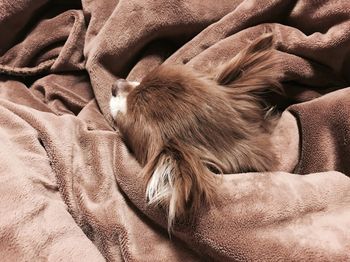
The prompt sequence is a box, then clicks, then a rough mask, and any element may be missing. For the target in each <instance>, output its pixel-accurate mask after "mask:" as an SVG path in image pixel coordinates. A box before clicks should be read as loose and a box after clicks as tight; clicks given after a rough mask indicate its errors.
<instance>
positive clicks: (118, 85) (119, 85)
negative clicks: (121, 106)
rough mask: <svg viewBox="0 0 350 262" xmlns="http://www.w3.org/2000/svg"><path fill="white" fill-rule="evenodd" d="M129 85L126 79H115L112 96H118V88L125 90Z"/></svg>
mask: <svg viewBox="0 0 350 262" xmlns="http://www.w3.org/2000/svg"><path fill="white" fill-rule="evenodd" d="M127 86H128V81H126V80H125V79H122V78H120V79H118V80H117V81H115V82H114V83H113V85H112V96H117V95H118V90H124V89H126V87H127Z"/></svg>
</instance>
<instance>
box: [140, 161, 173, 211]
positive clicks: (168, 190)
mask: <svg viewBox="0 0 350 262" xmlns="http://www.w3.org/2000/svg"><path fill="white" fill-rule="evenodd" d="M172 176H173V164H172V162H171V160H170V158H166V159H164V160H163V161H161V162H160V163H158V165H157V168H156V169H155V170H154V172H153V174H152V177H151V179H150V181H149V182H148V185H147V189H146V197H147V200H148V203H149V204H155V205H157V204H160V203H162V202H164V201H166V200H167V199H169V197H170V195H171V194H172V187H173V179H174V178H173V177H172Z"/></svg>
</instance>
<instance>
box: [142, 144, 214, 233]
mask: <svg viewBox="0 0 350 262" xmlns="http://www.w3.org/2000/svg"><path fill="white" fill-rule="evenodd" d="M144 175H145V179H146V184H147V188H146V197H147V200H148V203H149V204H153V205H160V206H163V207H166V208H167V209H168V232H169V233H170V232H171V229H172V226H173V224H174V220H175V219H176V218H181V219H187V218H193V214H195V213H197V212H198V210H199V209H200V208H202V207H203V205H205V204H210V203H211V202H212V200H213V199H214V195H215V185H216V183H215V177H214V176H215V175H214V174H213V173H211V172H210V171H209V170H208V168H207V167H206V165H205V164H204V163H203V162H202V161H201V159H199V158H198V157H197V156H196V154H195V153H194V152H193V151H191V150H190V148H189V147H188V146H183V145H180V144H177V143H173V142H172V143H169V144H168V145H166V146H164V147H163V149H162V150H161V151H160V152H159V153H158V154H157V155H156V156H155V157H153V159H151V161H149V162H148V164H147V165H146V167H145V168H144Z"/></svg>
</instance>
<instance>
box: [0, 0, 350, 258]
mask: <svg viewBox="0 0 350 262" xmlns="http://www.w3.org/2000/svg"><path fill="white" fill-rule="evenodd" d="M267 27H268V28H271V29H272V30H273V31H274V33H275V35H276V51H275V52H276V55H278V56H279V57H280V59H281V66H280V79H281V81H282V82H283V86H284V89H285V93H286V98H284V99H283V100H278V101H276V103H277V104H279V106H280V108H286V107H287V106H289V107H288V108H286V110H285V111H284V113H283V114H282V117H281V120H280V121H279V123H278V126H277V128H276V130H275V132H274V134H273V137H272V139H273V142H274V144H275V146H276V150H277V153H278V157H279V162H280V167H279V170H280V171H279V172H267V173H244V174H227V175H224V176H223V177H222V178H221V181H220V183H219V186H218V192H217V194H218V198H217V201H216V202H215V204H214V205H212V206H210V207H203V210H201V212H200V213H199V214H198V216H197V218H196V220H195V221H194V222H193V223H190V224H186V223H177V224H175V227H174V232H173V233H172V235H171V236H169V235H168V233H167V231H166V216H167V214H166V213H165V212H164V210H161V209H159V208H156V207H152V206H148V205H147V204H146V201H145V194H144V191H143V184H142V182H141V178H140V175H139V173H140V170H141V167H140V166H139V164H138V163H137V162H136V161H135V159H134V158H133V156H132V155H131V154H130V153H129V152H128V150H127V148H126V147H125V145H124V144H123V142H122V139H121V137H120V134H119V132H118V127H117V126H115V125H114V123H113V122H112V121H111V117H110V113H109V108H108V103H109V99H110V95H111V86H112V83H113V81H115V80H116V79H117V78H118V77H124V78H128V79H130V80H141V79H142V77H143V76H144V75H146V74H147V73H148V72H150V71H151V70H152V69H153V68H155V67H156V66H157V65H159V64H161V63H172V64H185V66H188V67H194V68H196V69H197V70H199V71H201V70H202V71H203V72H204V71H205V70H206V68H207V66H208V65H209V64H210V65H211V66H215V65H216V64H219V63H222V62H224V61H226V60H228V59H230V58H231V57H232V56H234V55H235V54H236V53H237V52H238V51H239V50H241V49H242V48H243V47H244V46H246V45H247V43H249V41H251V40H252V39H254V38H255V37H257V36H258V35H260V34H261V33H262V32H264V31H265V30H266V28H267ZM348 86H350V2H349V1H348V0H333V1H326V0H321V1H316V0H313V1H310V0H259V1H254V0H216V1H211V0H190V1H182V0H179V1H173V0H164V1H151V0H120V1H115V0H105V1H91V0H82V2H80V1H77V0H76V1H71V0H66V1H65V0H57V1H47V0H36V1H34V0H17V1H13V0H2V1H1V2H0V257H1V261H47V260H50V261H104V260H107V261H205V260H209V261H212V260H214V261H254V260H256V261H258V260H259V261H281V260H285V261H310V260H313V261H350V252H349V250H350V178H349V175H350V160H349V158H350V88H347V87H348Z"/></svg>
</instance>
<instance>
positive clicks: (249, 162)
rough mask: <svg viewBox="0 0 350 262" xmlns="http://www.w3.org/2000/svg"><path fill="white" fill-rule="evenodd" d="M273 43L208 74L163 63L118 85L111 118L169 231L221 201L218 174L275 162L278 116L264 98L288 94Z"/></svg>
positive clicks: (253, 47) (257, 43)
mask: <svg viewBox="0 0 350 262" xmlns="http://www.w3.org/2000/svg"><path fill="white" fill-rule="evenodd" d="M273 43H274V40H273V34H272V33H264V34H262V35H261V36H260V37H258V38H257V39H255V40H253V41H252V42H251V43H250V44H249V45H248V46H247V47H246V48H244V49H243V50H241V51H240V52H239V53H238V54H237V55H236V56H234V57H233V58H232V59H231V60H230V61H229V62H227V63H224V64H222V65H220V66H217V67H216V68H214V69H211V70H208V72H206V73H205V74H203V73H200V72H197V71H195V70H194V69H192V68H190V67H189V66H186V65H181V66H180V65H164V64H163V65H160V66H159V67H157V68H156V69H154V70H153V71H152V72H151V73H149V74H148V75H146V76H145V77H144V78H143V79H142V81H141V82H140V83H138V82H129V81H126V80H124V79H119V80H117V81H116V82H115V83H114V84H113V87H112V96H111V100H110V109H111V114H112V117H113V119H114V121H115V123H116V126H117V128H118V129H119V130H120V133H121V135H122V137H123V139H124V142H125V144H126V145H127V147H128V148H129V150H130V151H131V153H132V154H133V155H134V156H135V158H136V160H137V161H138V162H139V163H140V164H141V165H142V166H143V171H142V174H143V177H144V179H145V191H146V197H147V201H148V203H149V204H154V205H157V206H161V207H165V208H166V209H167V212H168V230H169V231H170V230H171V229H172V227H173V224H174V221H175V220H176V219H183V218H191V217H194V216H195V214H196V213H197V212H198V211H199V209H200V208H202V207H203V205H207V204H209V205H210V204H212V203H213V202H215V197H216V187H217V184H218V176H216V175H215V174H226V173H239V172H249V171H259V172H261V171H272V170H274V168H275V167H276V165H277V158H276V156H275V155H274V153H273V145H272V143H271V141H270V135H271V132H272V130H273V128H274V126H275V124H276V121H277V119H278V115H276V114H273V113H271V110H269V108H268V107H266V104H265V102H264V100H263V99H262V96H261V95H262V94H264V93H265V92H267V91H273V92H280V91H281V85H280V83H279V81H278V74H277V73H276V72H277V71H278V60H277V59H276V57H275V55H274V52H273V49H274V48H273Z"/></svg>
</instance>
